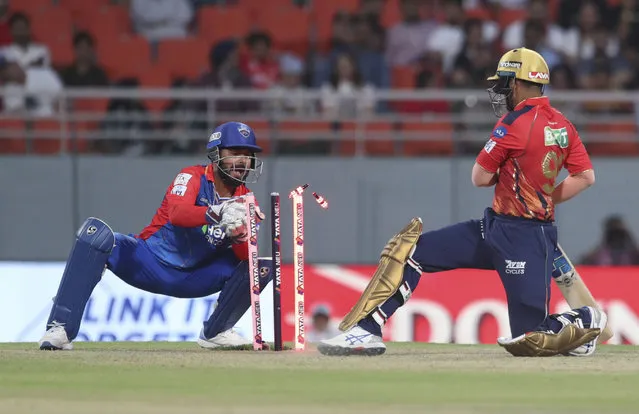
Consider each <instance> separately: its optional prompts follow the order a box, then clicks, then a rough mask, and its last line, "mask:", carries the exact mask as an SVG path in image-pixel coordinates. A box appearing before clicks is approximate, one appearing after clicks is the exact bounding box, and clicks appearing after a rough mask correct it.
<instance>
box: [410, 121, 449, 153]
mask: <svg viewBox="0 0 639 414" xmlns="http://www.w3.org/2000/svg"><path fill="white" fill-rule="evenodd" d="M401 134H402V138H404V139H403V141H404V145H403V151H402V153H403V155H404V156H412V157H415V156H422V155H450V154H452V153H453V152H454V142H453V125H452V123H450V122H448V121H435V122H430V121H429V122H404V123H402V125H401ZM421 135H424V139H420V136H421Z"/></svg>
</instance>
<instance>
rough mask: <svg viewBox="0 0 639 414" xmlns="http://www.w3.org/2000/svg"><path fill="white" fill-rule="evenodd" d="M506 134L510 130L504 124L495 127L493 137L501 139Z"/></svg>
mask: <svg viewBox="0 0 639 414" xmlns="http://www.w3.org/2000/svg"><path fill="white" fill-rule="evenodd" d="M506 134H508V130H507V129H506V127H505V126H503V125H502V126H500V127H497V128H495V130H494V131H493V137H495V138H497V139H501V138H503V137H505V136H506Z"/></svg>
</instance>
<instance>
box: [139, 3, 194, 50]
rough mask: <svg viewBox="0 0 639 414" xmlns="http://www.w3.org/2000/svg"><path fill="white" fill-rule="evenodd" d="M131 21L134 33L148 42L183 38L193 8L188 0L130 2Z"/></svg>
mask: <svg viewBox="0 0 639 414" xmlns="http://www.w3.org/2000/svg"><path fill="white" fill-rule="evenodd" d="M131 19H132V21H133V24H134V26H135V31H136V32H137V33H139V34H140V35H142V36H144V37H146V38H147V39H148V40H149V41H159V40H162V39H171V38H184V37H186V36H188V34H189V29H188V27H189V24H190V23H191V20H192V19H193V6H192V5H191V3H190V2H189V1H188V0H131Z"/></svg>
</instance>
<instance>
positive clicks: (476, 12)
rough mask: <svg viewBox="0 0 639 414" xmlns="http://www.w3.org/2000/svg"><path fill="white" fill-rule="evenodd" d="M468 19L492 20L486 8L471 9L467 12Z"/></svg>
mask: <svg viewBox="0 0 639 414" xmlns="http://www.w3.org/2000/svg"><path fill="white" fill-rule="evenodd" d="M464 14H465V15H466V18H467V19H479V20H490V12H489V11H488V10H486V9H482V8H478V9H469V10H466V11H465V13H464Z"/></svg>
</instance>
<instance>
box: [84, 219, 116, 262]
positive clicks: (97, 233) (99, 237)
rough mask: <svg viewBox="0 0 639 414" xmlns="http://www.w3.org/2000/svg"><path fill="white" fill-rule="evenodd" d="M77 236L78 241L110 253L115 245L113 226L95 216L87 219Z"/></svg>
mask: <svg viewBox="0 0 639 414" xmlns="http://www.w3.org/2000/svg"><path fill="white" fill-rule="evenodd" d="M76 237H77V239H78V241H81V242H83V243H87V244H88V245H89V246H90V247H91V248H93V249H95V250H97V251H99V252H102V253H107V254H110V253H111V251H113V247H114V246H115V234H114V233H113V230H111V227H109V225H108V224H106V223H105V222H104V221H102V220H100V219H98V218H95V217H89V218H88V219H86V221H85V222H84V224H83V225H82V227H80V230H78V233H77V234H76Z"/></svg>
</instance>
